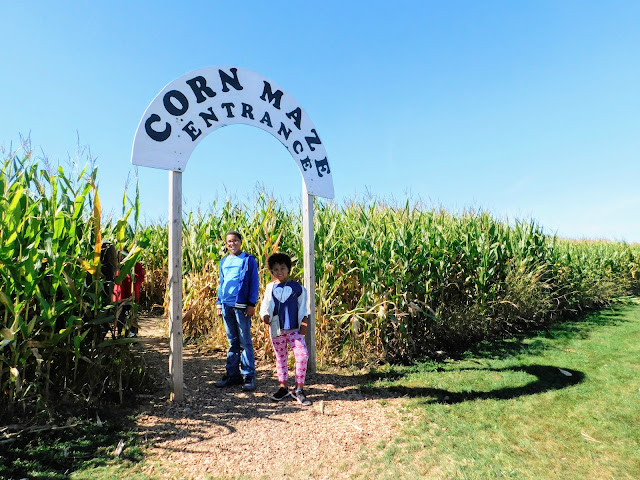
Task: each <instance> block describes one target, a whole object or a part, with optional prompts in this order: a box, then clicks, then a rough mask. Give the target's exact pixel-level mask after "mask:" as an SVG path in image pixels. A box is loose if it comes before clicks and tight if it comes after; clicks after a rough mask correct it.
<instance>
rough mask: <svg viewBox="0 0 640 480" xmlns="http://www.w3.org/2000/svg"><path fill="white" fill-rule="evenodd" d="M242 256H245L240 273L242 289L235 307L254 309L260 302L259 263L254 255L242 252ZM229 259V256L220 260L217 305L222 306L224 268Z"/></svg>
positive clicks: (236, 299)
mask: <svg viewBox="0 0 640 480" xmlns="http://www.w3.org/2000/svg"><path fill="white" fill-rule="evenodd" d="M242 254H244V258H243V259H242V267H241V273H240V288H238V293H237V295H236V298H235V303H234V305H233V306H234V307H236V308H247V307H254V306H255V305H256V303H257V302H258V284H259V282H260V281H259V278H258V262H257V261H256V257H254V256H253V255H250V254H248V253H246V252H242V253H241V254H240V255H242ZM227 258H229V256H228V255H227V256H226V257H223V258H222V260H220V267H219V269H220V286H219V287H218V300H217V302H216V304H217V305H221V304H222V302H221V300H220V298H221V297H222V287H223V286H224V283H225V280H224V276H223V273H222V266H223V264H224V262H225V260H226V259H227Z"/></svg>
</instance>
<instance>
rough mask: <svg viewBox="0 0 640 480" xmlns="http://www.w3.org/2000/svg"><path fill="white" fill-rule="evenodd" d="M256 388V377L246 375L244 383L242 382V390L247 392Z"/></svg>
mask: <svg viewBox="0 0 640 480" xmlns="http://www.w3.org/2000/svg"><path fill="white" fill-rule="evenodd" d="M255 389H256V378H255V377H253V376H251V375H247V376H246V377H244V383H243V384H242V390H243V391H245V392H253V391H254V390H255Z"/></svg>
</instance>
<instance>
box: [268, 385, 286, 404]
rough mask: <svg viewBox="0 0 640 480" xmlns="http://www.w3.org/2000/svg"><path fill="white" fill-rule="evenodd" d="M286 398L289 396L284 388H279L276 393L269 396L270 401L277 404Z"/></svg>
mask: <svg viewBox="0 0 640 480" xmlns="http://www.w3.org/2000/svg"><path fill="white" fill-rule="evenodd" d="M288 396H289V390H287V389H286V388H284V387H280V389H279V390H278V391H277V392H276V393H274V394H273V395H271V400H275V401H276V402H279V401H280V400H282V399H283V398H287V397H288Z"/></svg>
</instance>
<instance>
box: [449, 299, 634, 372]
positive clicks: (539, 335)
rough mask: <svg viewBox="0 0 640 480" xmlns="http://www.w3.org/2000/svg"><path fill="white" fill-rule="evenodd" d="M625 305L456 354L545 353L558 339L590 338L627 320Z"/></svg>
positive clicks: (492, 356)
mask: <svg viewBox="0 0 640 480" xmlns="http://www.w3.org/2000/svg"><path fill="white" fill-rule="evenodd" d="M622 308H623V307H619V306H614V307H610V308H608V309H606V310H602V311H600V312H597V313H588V314H583V315H581V316H580V317H578V318H576V319H575V320H567V321H563V322H561V323H556V324H552V325H549V326H548V327H546V328H545V329H544V330H537V331H531V332H527V333H523V334H520V335H514V336H512V337H510V338H505V339H492V340H485V341H482V342H480V343H478V344H477V345H475V346H473V347H472V348H470V349H469V350H467V351H466V352H464V353H463V354H461V355H459V356H458V357H456V359H462V358H467V359H468V358H486V359H505V358H509V357H513V356H516V355H521V354H528V355H541V354H543V353H544V352H545V351H547V350H548V349H549V348H550V347H551V345H552V343H551V342H550V341H554V342H566V341H569V340H572V339H576V338H578V339H586V338H588V337H589V336H590V335H591V334H592V333H593V330H594V328H597V327H603V326H606V325H616V324H617V323H620V322H626V320H624V313H623V312H622Z"/></svg>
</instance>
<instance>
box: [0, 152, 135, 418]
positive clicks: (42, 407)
mask: <svg viewBox="0 0 640 480" xmlns="http://www.w3.org/2000/svg"><path fill="white" fill-rule="evenodd" d="M95 182H96V170H95V169H94V170H92V171H87V169H86V168H85V170H83V171H80V172H78V173H77V176H75V177H71V176H69V175H67V174H65V173H64V171H63V169H62V168H58V169H57V170H56V171H51V169H41V168H39V165H38V163H37V162H36V161H34V160H33V159H32V158H31V156H30V154H27V155H25V156H24V157H23V158H19V157H18V156H16V155H10V156H9V157H8V158H6V159H5V160H4V161H3V163H2V170H1V171H0V192H2V195H1V196H0V225H1V228H0V392H1V395H0V419H2V417H3V416H4V415H7V416H8V417H10V416H11V415H12V414H13V413H14V412H15V413H21V414H25V413H29V414H32V413H43V412H44V413H46V411H47V409H48V408H50V406H51V405H52V404H53V403H54V402H53V401H54V400H55V401H56V402H58V401H60V400H61V401H62V402H63V403H65V404H67V405H78V404H79V405H90V404H91V403H92V402H94V401H95V400H96V399H99V398H101V397H103V396H104V395H107V394H112V395H115V396H119V397H120V401H122V398H123V395H124V393H125V392H126V391H127V390H129V389H131V388H133V386H137V385H139V384H140V380H141V378H142V377H143V376H144V370H143V368H142V364H141V363H140V359H139V358H137V356H135V355H133V353H132V351H131V350H130V348H129V346H130V343H131V340H130V339H128V338H122V337H121V336H119V335H118V334H117V332H116V331H115V322H114V318H115V313H116V312H115V308H116V307H115V305H114V304H113V303H112V302H111V292H112V290H111V289H112V286H110V285H108V284H107V282H105V281H104V279H103V278H102V276H101V259H100V257H101V245H102V238H107V237H108V238H113V239H114V241H115V242H116V243H117V245H118V247H119V249H120V250H125V249H127V250H128V251H129V252H130V253H129V256H128V257H127V258H125V259H124V260H123V261H122V263H121V264H120V266H119V270H120V275H119V277H118V279H117V280H116V281H121V279H122V277H123V276H124V275H126V274H127V273H128V272H129V271H130V270H131V268H132V267H133V264H134V263H135V261H136V259H137V257H138V256H139V255H140V253H141V249H140V248H139V247H137V246H135V245H134V244H132V236H133V230H132V228H131V226H130V221H129V218H128V217H129V216H130V214H131V212H132V211H133V210H134V209H135V208H134V207H135V204H134V205H133V206H132V207H130V208H129V211H128V212H126V214H125V215H124V216H123V218H121V219H119V220H118V221H116V222H112V223H109V224H107V225H102V224H101V214H102V212H101V208H100V199H99V196H98V191H97V188H96V184H95ZM126 202H127V200H126V196H125V203H126ZM135 203H137V202H135ZM135 217H136V218H137V213H136V214H135ZM16 408H21V410H16Z"/></svg>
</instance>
